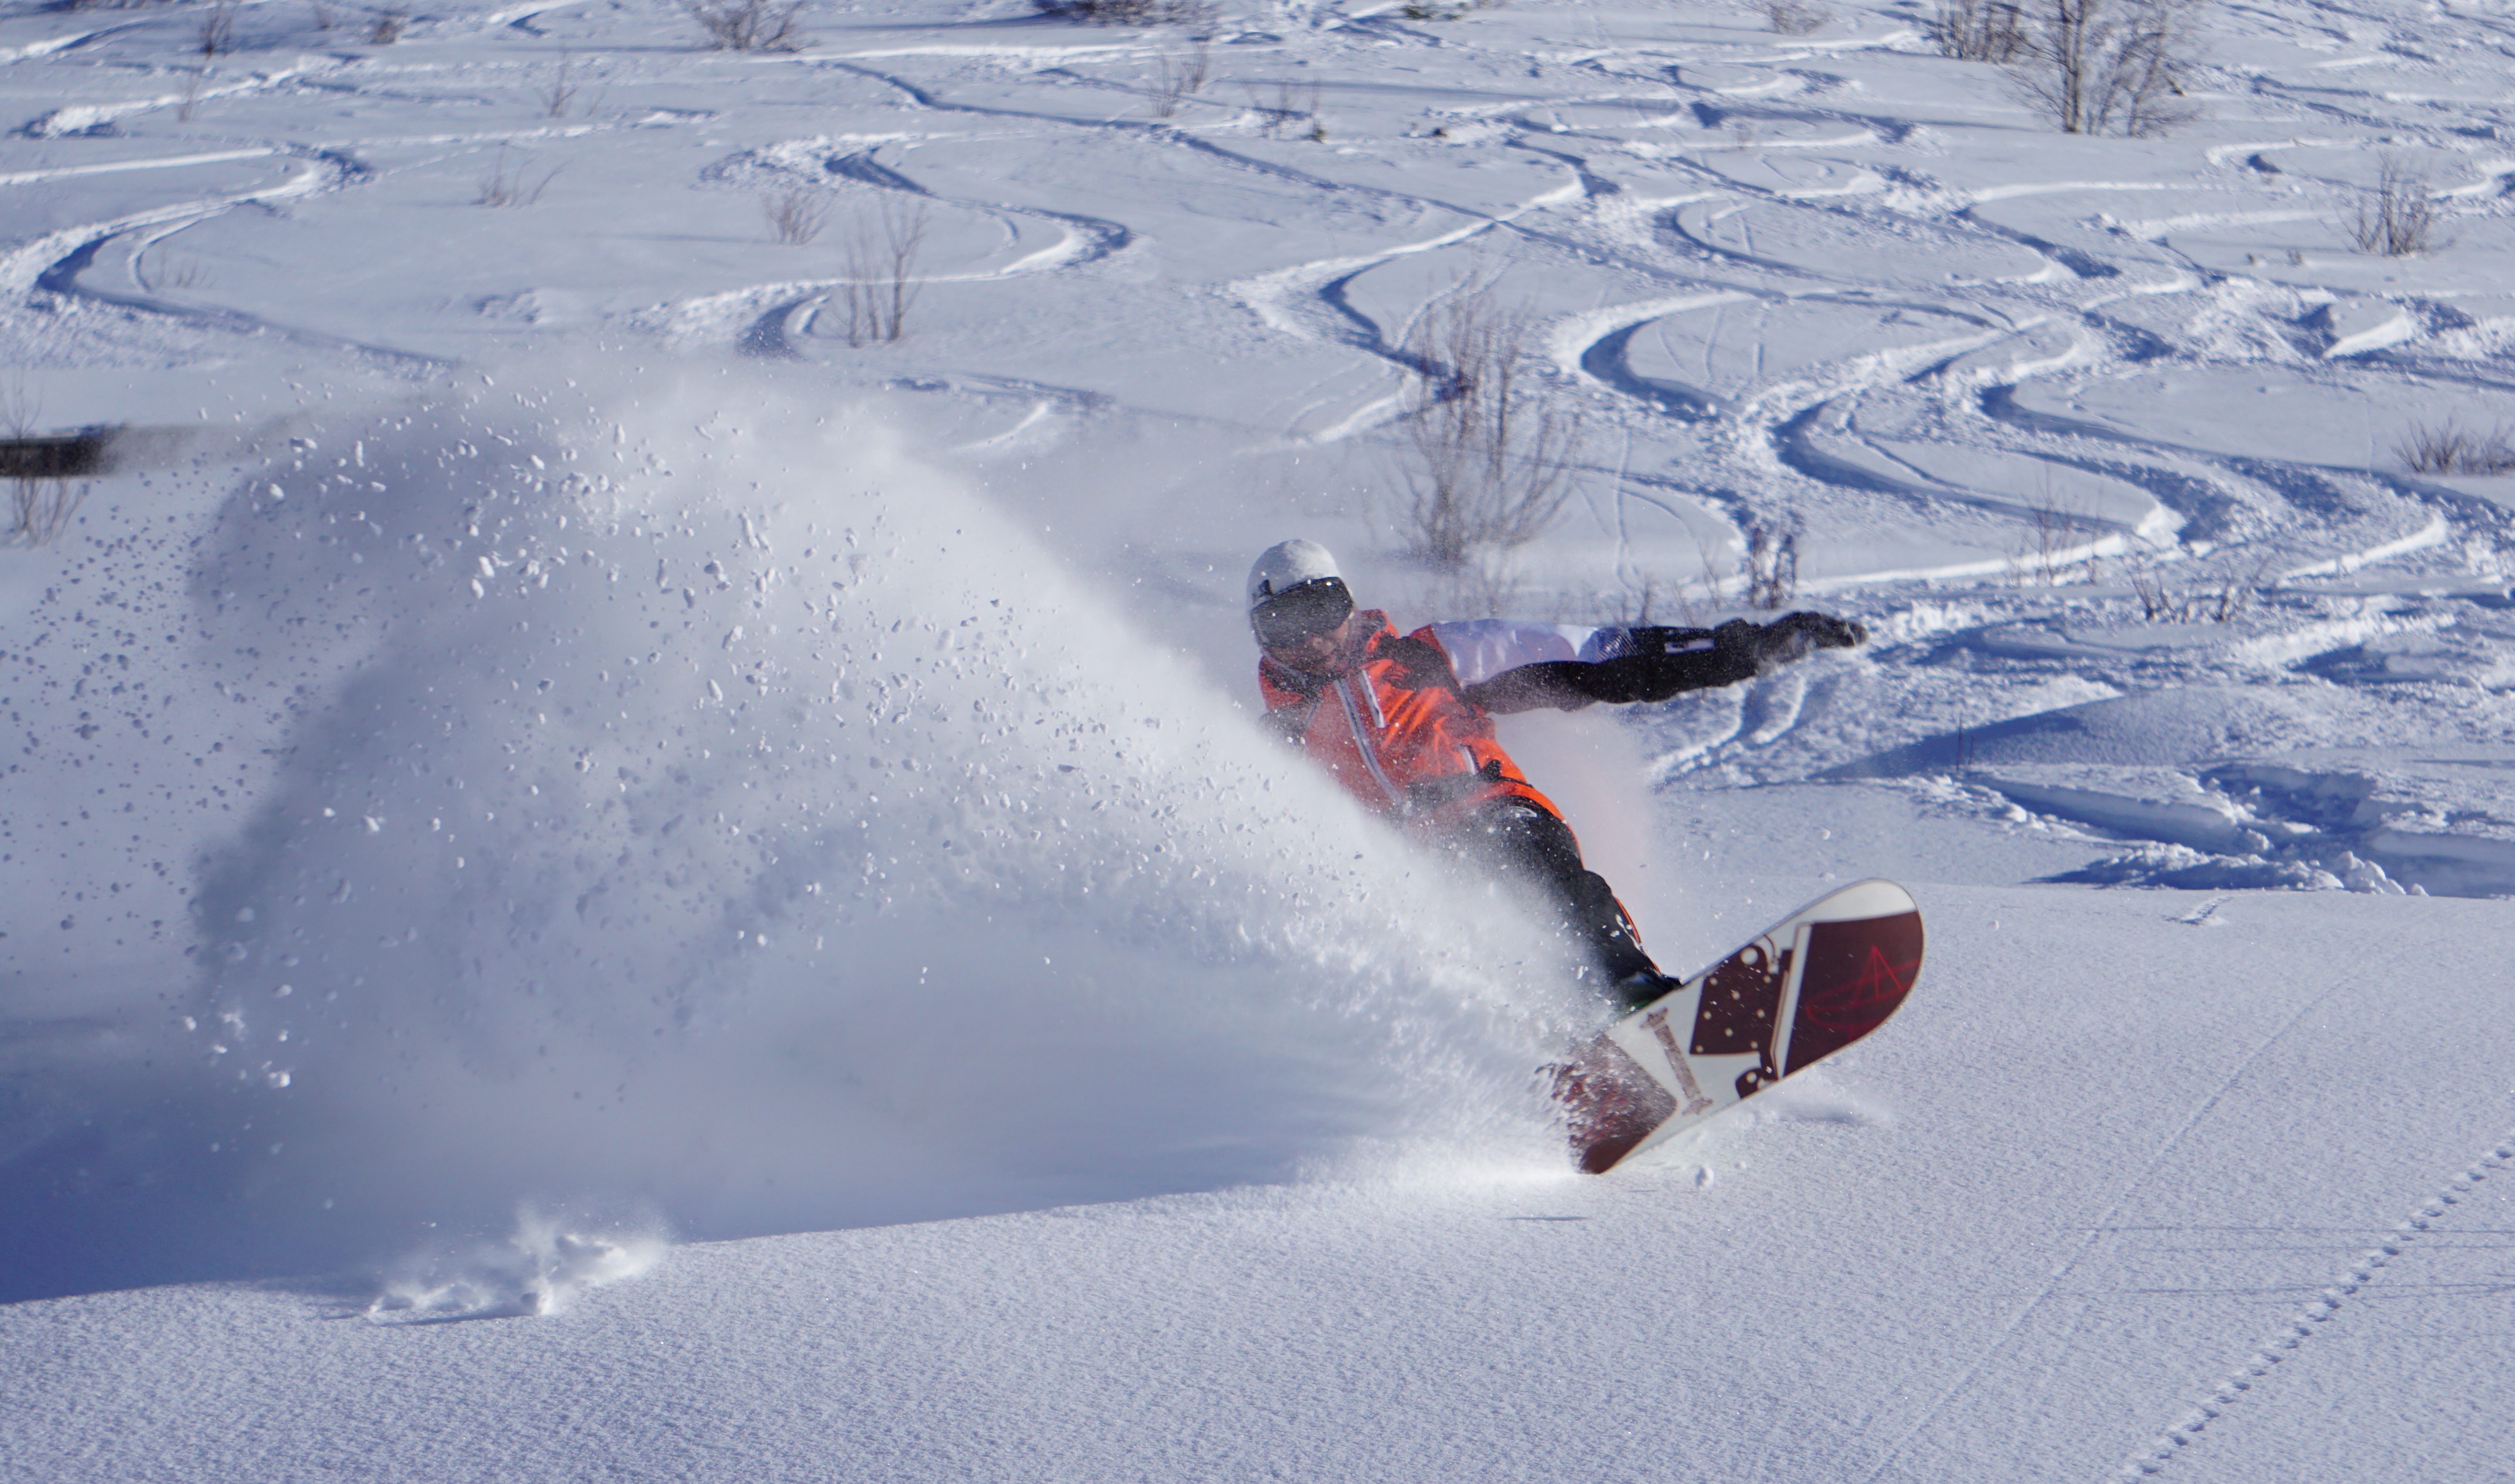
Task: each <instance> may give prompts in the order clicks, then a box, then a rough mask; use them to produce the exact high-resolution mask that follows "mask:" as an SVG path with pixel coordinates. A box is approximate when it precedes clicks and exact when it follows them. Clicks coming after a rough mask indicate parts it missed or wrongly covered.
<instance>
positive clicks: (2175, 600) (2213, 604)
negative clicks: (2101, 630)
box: [2130, 556, 2271, 624]
mask: <svg viewBox="0 0 2515 1484" xmlns="http://www.w3.org/2000/svg"><path fill="white" fill-rule="evenodd" d="M2270 569H2271V558H2270V557H2268V556H2264V557H2262V558H2261V559H2259V560H2258V561H2256V562H2254V563H2253V568H2252V571H2251V572H2250V573H2249V574H2247V576H2244V577H2241V578H2237V577H2229V578H2223V579H2221V580H2219V581H2218V582H2217V583H2216V584H2215V585H2214V586H2213V585H2211V584H2210V583H2208V582H2206V581H2204V582H2199V583H2194V584H2191V585H2189V586H2186V587H2179V588H2178V587H2176V586H2174V585H2172V584H2170V583H2168V582H2167V581H2166V580H2165V577H2164V576H2163V575H2162V574H2161V573H2159V572H2158V571H2157V569H2156V568H2154V567H2151V568H2148V569H2146V570H2144V571H2139V572H2134V573H2132V574H2131V579H2130V591H2131V596H2132V597H2133V598H2137V599H2138V600H2139V614H2140V617H2141V618H2144V619H2146V620H2147V621H2149V622H2150V623H2167V624H2200V623H2208V624H2223V623H2228V622H2231V621H2233V620H2235V619H2238V618H2241V617H2243V616H2244V615H2245V614H2246V613H2247V611H2249V610H2250V609H2251V608H2252V606H2253V603H2254V600H2255V599H2256V598H2258V597H2259V595H2260V593H2261V588H2262V579H2263V578H2265V577H2267V576H2269V575H2270Z"/></svg>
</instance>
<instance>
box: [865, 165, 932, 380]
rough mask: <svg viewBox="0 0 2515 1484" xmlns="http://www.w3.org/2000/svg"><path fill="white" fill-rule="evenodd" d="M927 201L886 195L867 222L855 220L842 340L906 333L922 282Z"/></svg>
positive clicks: (884, 340) (880, 339)
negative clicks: (919, 266)
mask: <svg viewBox="0 0 2515 1484" xmlns="http://www.w3.org/2000/svg"><path fill="white" fill-rule="evenodd" d="M928 220H929V219H928V212H927V209H926V203H925V202H923V201H918V202H915V203H911V202H907V201H900V200H895V199H887V198H886V199H885V200H884V201H883V203H882V207H881V209H880V210H879V211H878V212H877V213H876V214H875V216H874V218H873V220H871V221H869V222H868V221H861V220H860V221H858V222H857V224H856V227H855V230H854V232H853V233H852V235H851V236H850V237H849V239H848V242H847V281H846V284H845V301H846V309H847V344H848V345H850V346H862V345H866V344H869V343H878V344H885V345H888V344H892V343H895V342H897V341H899V340H901V339H904V338H905V337H906V336H907V334H908V311H909V310H910V309H913V308H915V307H916V304H917V295H918V291H919V290H920V289H921V288H923V287H924V285H923V284H922V283H921V282H920V281H919V280H918V277H917V258H918V255H919V254H920V253H921V252H923V251H925V248H926V228H927V225H928Z"/></svg>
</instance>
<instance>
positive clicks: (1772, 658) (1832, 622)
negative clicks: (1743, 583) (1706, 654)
mask: <svg viewBox="0 0 2515 1484" xmlns="http://www.w3.org/2000/svg"><path fill="white" fill-rule="evenodd" d="M1868 639H1869V631H1868V630H1866V629H1864V628H1862V627H1860V625H1859V623H1858V622H1856V621H1854V620H1852V619H1848V618H1835V617H1834V616H1833V615H1831V614H1826V613H1785V614H1783V615H1782V616H1781V617H1779V618H1777V619H1774V620H1773V621H1772V622H1771V623H1769V624H1751V623H1749V622H1747V621H1746V620H1745V619H1743V618H1733V619H1731V620H1729V622H1727V623H1725V624H1722V625H1721V626H1720V627H1719V628H1717V629H1714V630H1712V631H1711V642H1712V643H1713V644H1714V645H1716V646H1718V647H1719V648H1720V649H1721V650H1722V652H1724V653H1729V654H1735V655H1737V656H1739V657H1741V658H1742V659H1744V660H1746V661H1748V662H1750V663H1752V665H1753V666H1754V667H1755V669H1756V670H1757V671H1758V672H1762V671H1766V670H1771V669H1773V668H1775V667H1776V666H1780V665H1787V664H1790V663H1791V662H1792V661H1793V660H1801V659H1805V658H1807V655H1808V651H1809V650H1811V649H1848V648H1850V647H1851V646H1852V645H1854V644H1858V643H1864V642H1866V641H1867V640H1868Z"/></svg>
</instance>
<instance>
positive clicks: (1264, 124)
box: [1246, 80, 1327, 139]
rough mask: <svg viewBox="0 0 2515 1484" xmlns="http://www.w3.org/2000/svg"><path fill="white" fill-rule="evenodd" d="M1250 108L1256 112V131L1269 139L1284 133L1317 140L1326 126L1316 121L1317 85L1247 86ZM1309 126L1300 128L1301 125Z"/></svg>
mask: <svg viewBox="0 0 2515 1484" xmlns="http://www.w3.org/2000/svg"><path fill="white" fill-rule="evenodd" d="M1246 86H1247V88H1248V90H1249V106H1250V107H1252V108H1255V109H1256V110H1257V114H1258V124H1257V132H1259V133H1260V134H1263V135H1264V136H1266V138H1268V139H1281V138H1283V137H1284V134H1285V132H1286V131H1288V130H1289V131H1291V132H1293V133H1294V134H1295V135H1296V136H1299V135H1304V134H1305V135H1308V136H1309V137H1310V138H1312V139H1317V138H1319V137H1320V136H1322V135H1323V134H1324V133H1325V132H1326V128H1327V126H1326V125H1325V124H1323V123H1321V122H1320V121H1319V116H1318V115H1319V85H1318V84H1317V83H1309V84H1306V85H1304V84H1301V83H1297V82H1292V81H1289V80H1288V81H1283V82H1277V83H1273V84H1258V83H1254V82H1253V83H1249V84H1246ZM1302 124H1308V125H1309V126H1310V127H1308V128H1307V129H1303V128H1301V127H1300V126H1301V125H1302Z"/></svg>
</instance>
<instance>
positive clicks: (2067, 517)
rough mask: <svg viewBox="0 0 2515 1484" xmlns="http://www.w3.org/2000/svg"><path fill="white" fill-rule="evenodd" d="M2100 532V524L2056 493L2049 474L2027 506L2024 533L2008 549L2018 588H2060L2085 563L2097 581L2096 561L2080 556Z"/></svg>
mask: <svg viewBox="0 0 2515 1484" xmlns="http://www.w3.org/2000/svg"><path fill="white" fill-rule="evenodd" d="M2097 529H2099V522H2097V521H2096V520H2095V519H2094V518H2093V517H2092V516H2090V515H2086V514H2085V513H2084V512H2083V511H2082V510H2081V509H2080V508H2079V506H2078V504H2077V503H2076V502H2075V501H2072V500H2067V499H2064V498H2063V497H2062V496H2061V495H2059V494H2058V493H2056V492H2055V491H2054V490H2053V488H2052V481H2051V479H2050V477H2049V476H2048V475H2047V476H2046V477H2045V478H2044V481H2043V484H2042V487H2041V489H2040V490H2038V491H2037V492H2036V495H2035V498H2034V499H2033V500H2031V501H2029V502H2028V504H2027V510H2026V530H2025V532H2024V533H2023V534H2021V535H2020V536H2019V537H2018V539H2017V544H2016V545H2015V546H2013V547H2011V548H2010V549H2009V553H2008V567H2009V570H2010V571H2011V572H2012V573H2014V574H2015V575H2016V578H2017V584H2018V586H2020V587H2031V588H2057V587H2059V586H2060V585H2061V579H2062V578H2063V577H2064V576H2065V575H2067V574H2068V572H2069V570H2070V568H2072V567H2074V566H2078V565H2079V564H2080V563H2081V562H2082V561H2083V562H2085V563H2086V567H2085V568H2084V575H2085V576H2086V578H2087V580H2088V581H2090V582H2092V581H2094V580H2095V575H2096V573H2095V559H2094V558H2093V557H2090V556H2081V555H2080V551H2081V548H2082V547H2084V546H2085V545H2086V541H2087V538H2088V537H2089V536H2091V535H2093V534H2094V533H2095V532H2096V531H2097Z"/></svg>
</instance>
